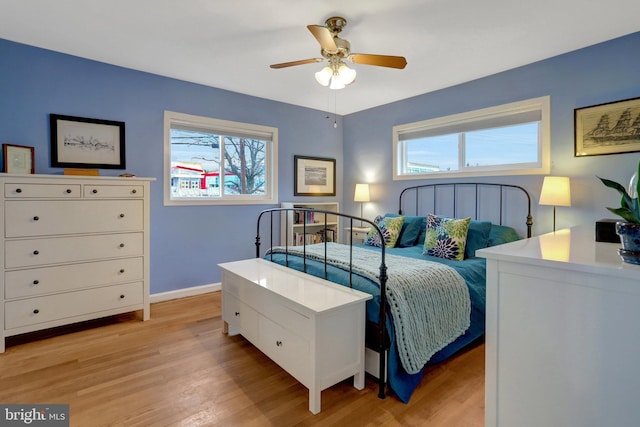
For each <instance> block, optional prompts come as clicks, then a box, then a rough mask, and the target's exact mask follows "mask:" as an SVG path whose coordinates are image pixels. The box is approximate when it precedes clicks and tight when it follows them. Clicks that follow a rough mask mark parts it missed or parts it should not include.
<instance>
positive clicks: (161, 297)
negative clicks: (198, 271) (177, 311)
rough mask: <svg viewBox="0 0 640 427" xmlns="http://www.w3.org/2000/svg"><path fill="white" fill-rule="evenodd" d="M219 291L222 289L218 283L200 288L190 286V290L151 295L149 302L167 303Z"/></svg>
mask: <svg viewBox="0 0 640 427" xmlns="http://www.w3.org/2000/svg"><path fill="white" fill-rule="evenodd" d="M220 289H222V285H221V284H220V283H212V284H210V285H202V286H192V287H190V288H184V289H176V290H175V291H168V292H160V293H158V294H151V296H150V298H149V300H150V301H151V303H152V304H153V303H154V302H162V301H169V300H172V299H178V298H185V297H192V296H195V295H202V294H208V293H209V292H217V291H219V290H220Z"/></svg>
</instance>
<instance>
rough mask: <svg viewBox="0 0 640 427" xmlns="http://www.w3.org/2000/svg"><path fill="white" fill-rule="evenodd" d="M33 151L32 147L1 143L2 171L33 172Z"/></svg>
mask: <svg viewBox="0 0 640 427" xmlns="http://www.w3.org/2000/svg"><path fill="white" fill-rule="evenodd" d="M34 152H35V150H34V148H33V147H26V146H24V145H13V144H2V156H3V159H4V164H3V171H4V172H5V173H25V174H30V173H35V162H34V160H33V154H34Z"/></svg>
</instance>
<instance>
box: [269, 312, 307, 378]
mask: <svg viewBox="0 0 640 427" xmlns="http://www.w3.org/2000/svg"><path fill="white" fill-rule="evenodd" d="M258 334H259V343H258V344H257V346H258V347H259V348H260V350H262V352H263V353H264V354H266V355H267V356H269V358H270V359H271V360H273V361H274V362H276V363H277V364H278V365H280V366H281V367H283V368H284V369H286V370H287V371H288V372H289V373H290V374H291V375H293V376H294V377H295V378H296V379H297V380H298V381H300V382H301V383H302V384H303V385H305V386H307V387H308V386H309V382H310V381H309V378H310V376H311V372H312V370H311V366H310V365H311V354H310V350H309V340H308V339H305V338H303V337H300V336H298V335H296V334H294V333H293V332H291V331H289V330H288V329H285V328H284V327H283V326H281V325H279V324H277V323H275V322H272V321H271V320H269V319H267V318H266V317H263V316H260V318H259V323H258Z"/></svg>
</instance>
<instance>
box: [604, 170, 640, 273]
mask: <svg viewBox="0 0 640 427" xmlns="http://www.w3.org/2000/svg"><path fill="white" fill-rule="evenodd" d="M638 177H640V162H638V170H637V172H636V174H635V175H634V178H632V179H631V183H630V185H629V192H627V190H626V189H625V188H624V187H623V186H622V185H620V184H618V183H617V182H615V181H611V180H609V179H605V178H600V177H598V179H600V181H602V183H603V184H604V185H606V186H607V187H609V188H613V189H614V190H616V191H617V192H618V193H620V195H621V196H622V200H621V201H620V207H619V208H607V209H608V210H609V211H610V212H613V213H614V214H616V215H618V216H619V217H621V218H622V219H624V221H618V222H617V223H616V233H617V234H618V235H619V236H620V242H621V243H622V249H621V250H620V255H621V256H622V258H623V259H624V260H625V261H627V262H632V263H634V264H640V200H639V199H638V194H640V180H639V179H638Z"/></svg>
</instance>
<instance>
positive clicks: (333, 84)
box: [329, 76, 344, 89]
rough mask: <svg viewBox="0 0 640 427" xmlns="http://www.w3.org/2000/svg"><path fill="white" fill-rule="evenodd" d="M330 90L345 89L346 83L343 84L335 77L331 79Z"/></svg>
mask: <svg viewBox="0 0 640 427" xmlns="http://www.w3.org/2000/svg"><path fill="white" fill-rule="evenodd" d="M329 89H344V83H342V82H341V81H340V79H338V78H336V76H333V77H331V84H330V85H329Z"/></svg>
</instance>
